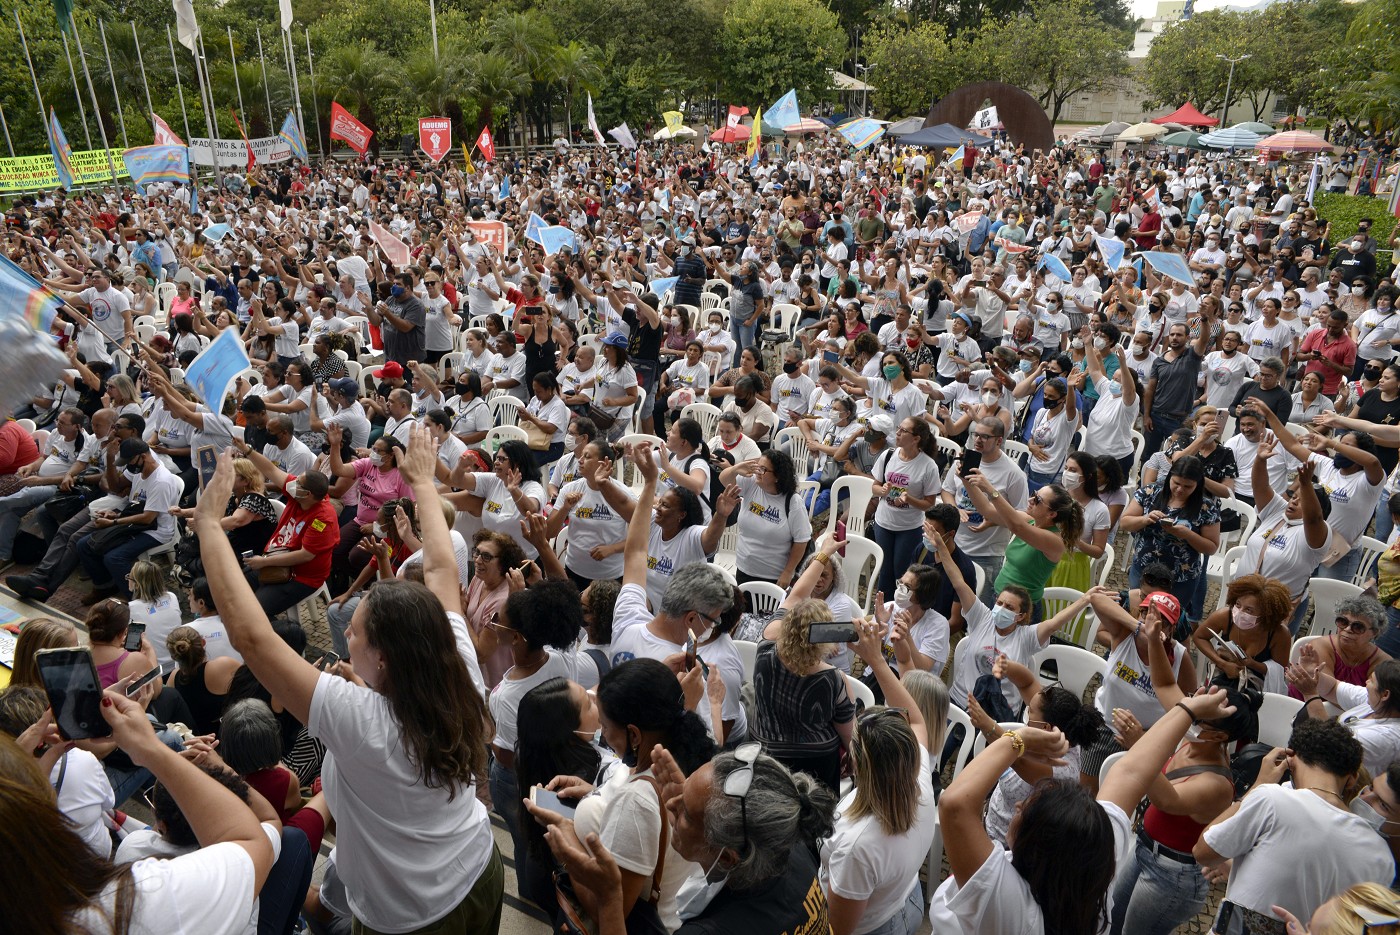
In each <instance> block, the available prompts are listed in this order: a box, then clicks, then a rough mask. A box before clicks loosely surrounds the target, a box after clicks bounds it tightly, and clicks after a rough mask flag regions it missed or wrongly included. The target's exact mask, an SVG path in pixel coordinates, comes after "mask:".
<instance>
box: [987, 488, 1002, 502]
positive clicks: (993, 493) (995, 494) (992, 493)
mask: <svg viewBox="0 0 1400 935" xmlns="http://www.w3.org/2000/svg"><path fill="white" fill-rule="evenodd" d="M987 499H988V500H1000V499H1001V491H1000V490H997V489H996V488H995V487H993V488H992V489H991V490H989V491H987Z"/></svg>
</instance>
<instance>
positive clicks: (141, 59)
mask: <svg viewBox="0 0 1400 935" xmlns="http://www.w3.org/2000/svg"><path fill="white" fill-rule="evenodd" d="M131 38H132V39H133V40H134V41H135V42H136V63H137V64H138V65H140V66H141V86H142V87H143V88H145V89H146V112H147V113H151V114H153V113H155V112H156V108H155V105H154V104H152V103H151V82H150V81H148V80H147V79H146V57H145V56H144V55H142V54H141V36H140V35H139V34H137V32H136V20H132V21H131Z"/></svg>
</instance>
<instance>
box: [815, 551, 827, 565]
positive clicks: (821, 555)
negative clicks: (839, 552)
mask: <svg viewBox="0 0 1400 935" xmlns="http://www.w3.org/2000/svg"><path fill="white" fill-rule="evenodd" d="M812 561H814V562H821V563H822V564H823V565H825V564H827V563H828V562H830V561H831V556H830V555H827V554H826V553H825V552H823V551H821V550H820V549H818V550H817V551H816V552H813V553H812Z"/></svg>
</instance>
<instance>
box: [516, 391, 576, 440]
mask: <svg viewBox="0 0 1400 935" xmlns="http://www.w3.org/2000/svg"><path fill="white" fill-rule="evenodd" d="M525 411H526V412H528V413H530V415H532V416H535V417H536V418H539V419H542V420H543V421H545V422H548V423H549V424H550V425H552V426H554V434H553V435H550V436H549V443H550V444H551V445H553V444H555V443H556V442H557V443H559V444H563V442H564V436H565V435H567V434H568V433H569V420H570V419H572V418H573V415H572V414H571V413H570V412H569V407H568V405H567V404H566V403H565V402H564V397H562V396H560V395H559V394H558V393H555V394H554V395H553V396H552V397H550V399H549V402H547V403H546V402H542V401H541V400H540V398H539V397H538V396H531V397H530V402H529V403H527V404H526V406H525Z"/></svg>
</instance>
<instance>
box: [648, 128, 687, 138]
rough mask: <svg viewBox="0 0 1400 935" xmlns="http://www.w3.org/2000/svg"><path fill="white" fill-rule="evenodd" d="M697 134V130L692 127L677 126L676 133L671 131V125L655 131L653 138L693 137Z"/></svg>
mask: <svg viewBox="0 0 1400 935" xmlns="http://www.w3.org/2000/svg"><path fill="white" fill-rule="evenodd" d="M695 135H696V133H695V131H694V130H692V129H690V127H677V128H676V132H675V133H672V132H671V128H670V127H662V128H661V129H660V130H657V131H656V132H655V133H653V134H652V135H651V138H652V139H654V140H673V139H677V138H679V137H683V136H684V137H691V136H695Z"/></svg>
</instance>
